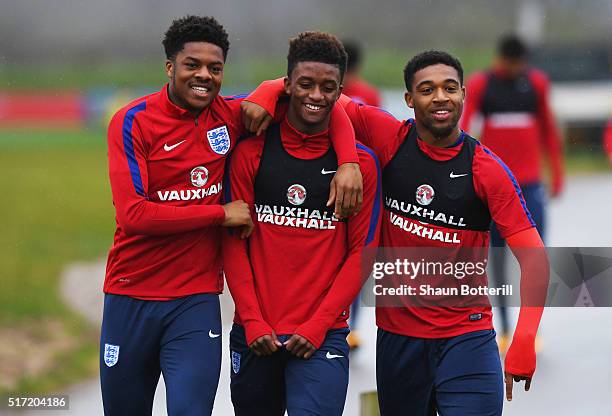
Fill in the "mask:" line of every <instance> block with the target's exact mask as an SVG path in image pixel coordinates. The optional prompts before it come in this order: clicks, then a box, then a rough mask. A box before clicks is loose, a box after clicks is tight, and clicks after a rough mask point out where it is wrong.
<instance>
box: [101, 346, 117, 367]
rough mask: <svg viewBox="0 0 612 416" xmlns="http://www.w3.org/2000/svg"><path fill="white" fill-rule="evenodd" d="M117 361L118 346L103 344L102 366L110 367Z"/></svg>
mask: <svg viewBox="0 0 612 416" xmlns="http://www.w3.org/2000/svg"><path fill="white" fill-rule="evenodd" d="M117 361H119V345H112V344H104V364H106V366H107V367H112V366H114V365H115V364H117Z"/></svg>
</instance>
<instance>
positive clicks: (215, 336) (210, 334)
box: [208, 329, 221, 338]
mask: <svg viewBox="0 0 612 416" xmlns="http://www.w3.org/2000/svg"><path fill="white" fill-rule="evenodd" d="M208 336H209V337H211V338H217V337H220V336H221V334H213V332H212V330H210V329H209V330H208Z"/></svg>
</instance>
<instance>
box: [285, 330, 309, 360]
mask: <svg viewBox="0 0 612 416" xmlns="http://www.w3.org/2000/svg"><path fill="white" fill-rule="evenodd" d="M284 345H285V348H287V351H289V352H290V353H291V354H293V355H295V356H296V357H298V358H303V359H305V360H307V359H309V358H310V357H312V355H313V354H314V353H315V352H316V351H317V349H316V348H315V346H314V345H312V344H311V343H310V341H308V340H307V339H306V338H304V337H303V336H301V335H298V334H293V335H292V336H291V338H289V339H288V340H287V341H285V343H284Z"/></svg>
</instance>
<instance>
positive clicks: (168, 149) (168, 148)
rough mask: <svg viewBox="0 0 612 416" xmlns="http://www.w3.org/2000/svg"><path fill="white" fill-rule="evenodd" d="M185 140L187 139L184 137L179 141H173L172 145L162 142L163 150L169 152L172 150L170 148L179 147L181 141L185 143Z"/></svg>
mask: <svg viewBox="0 0 612 416" xmlns="http://www.w3.org/2000/svg"><path fill="white" fill-rule="evenodd" d="M186 141H187V139H185V140H181V141H180V142H178V143H174V144H173V145H172V146H168V143H165V144H164V150H165V151H166V152H169V151H170V150H172V149H174V148H176V147H179V146H180V145H182V144H183V143H185V142H186Z"/></svg>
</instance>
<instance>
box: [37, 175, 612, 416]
mask: <svg viewBox="0 0 612 416" xmlns="http://www.w3.org/2000/svg"><path fill="white" fill-rule="evenodd" d="M550 208H551V209H550V216H549V230H550V232H549V238H548V241H549V245H551V246H602V247H604V246H612V220H611V216H610V212H611V211H612V175H600V176H592V177H574V178H570V179H569V180H568V184H567V190H566V193H565V194H564V196H563V198H562V199H560V200H557V201H553V202H552V203H551V205H550ZM578 219H579V221H578ZM103 271H104V264H103V262H99V263H95V264H75V265H72V266H70V267H69V268H68V269H67V270H66V274H65V277H64V280H63V286H62V292H63V293H66V294H74V293H80V295H79V296H66V300H67V302H68V303H69V304H70V305H71V306H72V307H74V308H76V309H77V310H79V311H81V312H82V313H83V314H84V315H85V316H86V317H87V318H88V319H89V320H90V321H91V322H92V323H93V324H94V325H96V326H99V321H100V314H101V310H102V296H101V293H100V288H101V286H102V280H103ZM232 311H233V306H232V304H231V299H230V298H229V296H227V295H223V296H222V314H223V317H224V320H223V328H224V330H223V343H224V349H223V353H224V355H223V366H222V373H221V381H220V383H219V390H218V392H217V400H216V403H215V410H214V412H213V414H214V415H215V416H226V415H232V414H233V412H232V409H231V403H230V400H229V397H230V396H229V368H230V367H229V362H228V360H227V358H228V354H227V351H228V346H227V344H228V334H229V327H230V320H231V316H232ZM611 322H612V308H553V309H548V310H546V312H545V315H544V318H543V322H542V326H541V328H542V331H541V333H542V339H543V350H542V352H541V353H540V354H539V356H538V371H537V373H536V377H535V379H534V381H533V384H532V388H531V391H530V392H528V393H525V392H524V391H521V390H518V391H517V390H515V398H514V400H513V401H512V402H511V403H507V402H506V403H505V410H504V414H506V415H531V414H539V415H558V416H564V415H567V416H570V415H571V416H574V415H605V414H612V411H611V410H610V409H611V408H612V395H611V394H610V386H611V385H612V375H611V374H612V358H610V351H611V350H612V331H611V330H610V325H611ZM360 325H361V333H362V334H364V335H367V337H366V339H365V343H364V345H363V347H362V348H361V349H360V351H359V352H357V353H356V354H355V355H353V356H352V357H351V370H350V371H351V373H350V377H351V378H350V383H349V393H348V398H347V403H346V408H345V412H344V414H345V415H347V416H358V415H359V395H360V394H361V393H362V392H366V391H372V390H374V389H375V372H374V354H375V327H374V311H373V309H372V308H367V309H363V310H362V314H361V322H360ZM66 393H67V394H69V395H70V400H71V403H70V404H71V410H70V411H69V412H57V411H55V412H53V415H54V416H63V415H97V414H102V405H101V397H100V388H99V383H98V381H97V379H94V380H91V381H88V382H85V383H83V384H81V385H78V386H76V387H74V388H72V389H70V390H67V392H66ZM41 414H42V413H41V412H32V413H31V415H32V416H40V415H41ZM28 415H30V414H28ZM154 415H156V416H157V415H165V398H164V389H163V382H160V386H158V392H157V394H156V401H155V410H154Z"/></svg>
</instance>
